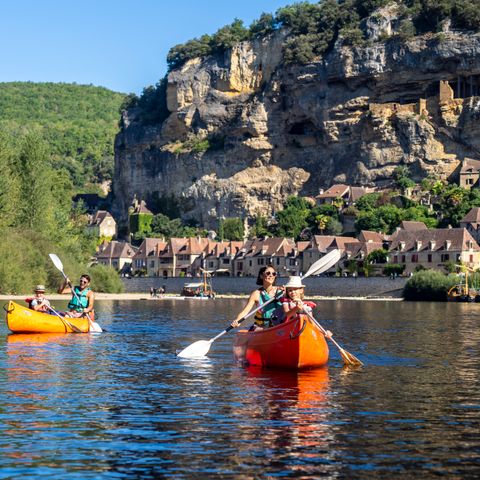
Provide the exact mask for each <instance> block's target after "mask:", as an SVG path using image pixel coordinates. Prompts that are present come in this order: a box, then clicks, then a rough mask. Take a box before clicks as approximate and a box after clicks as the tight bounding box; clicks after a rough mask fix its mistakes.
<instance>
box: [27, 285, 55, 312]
mask: <svg viewBox="0 0 480 480" xmlns="http://www.w3.org/2000/svg"><path fill="white" fill-rule="evenodd" d="M27 302H28V308H31V309H32V310H35V311H36V312H45V313H50V311H51V307H50V302H49V301H48V300H47V299H46V298H45V285H37V286H36V287H35V296H34V297H33V298H27Z"/></svg>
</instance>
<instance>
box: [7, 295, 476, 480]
mask: <svg viewBox="0 0 480 480" xmlns="http://www.w3.org/2000/svg"><path fill="white" fill-rule="evenodd" d="M241 305H242V301H241V300H238V299H216V300H208V301H199V300H174V299H166V300H159V301H157V302H152V301H150V302H143V303H142V302H139V301H136V302H135V301H130V302H129V301H122V302H120V301H115V302H113V301H99V302H97V312H98V322H99V323H100V324H101V325H102V326H103V327H104V328H105V329H106V330H107V332H106V333H104V334H100V335H75V334H70V335H43V336H40V335H29V336H26V335H10V336H8V335H7V333H8V332H7V329H6V327H5V325H2V327H1V329H0V342H1V345H2V348H1V350H0V351H1V353H0V362H1V372H2V373H1V376H0V392H1V393H0V394H1V398H0V402H1V403H0V405H1V423H0V425H1V435H0V445H1V446H0V449H1V453H2V466H1V468H0V478H2V479H4V478H20V477H21V478H22V479H38V478H49V479H62V480H64V479H69V478H82V479H85V478H112V479H119V478H125V479H127V478H129V479H130V478H139V479H140V478H142V479H143V478H145V479H147V478H148V479H150V478H151V479H153V478H185V479H189V478H232V479H233V478H242V479H244V478H245V479H246V478H319V477H326V478H348V479H355V478H365V479H367V478H368V479H372V478H373V479H376V478H378V479H380V478H389V479H391V478H399V479H400V478H401V479H405V478H417V477H420V476H421V477H423V478H425V479H428V478H437V477H439V476H443V477H445V478H476V477H478V475H480V434H479V431H480V380H479V378H480V359H479V344H480V329H479V324H480V323H479V322H480V305H478V304H443V303H442V304H435V303H413V302H412V303H409V302H382V301H375V302H374V301H354V300H343V301H321V302H319V304H318V307H317V309H316V311H315V315H316V318H317V319H318V320H319V321H320V322H321V323H322V325H323V326H324V327H326V328H328V329H330V330H332V331H333V332H334V335H335V338H336V339H337V341H338V342H339V343H340V344H341V345H342V346H343V347H344V348H345V349H346V350H348V351H349V352H351V353H353V354H354V355H356V356H357V357H359V358H360V359H361V360H362V361H363V362H364V364H365V365H364V366H363V367H361V368H359V369H356V370H349V369H344V368H343V365H342V361H341V357H340V355H339V354H338V351H336V349H335V347H333V346H331V350H330V351H331V360H330V362H329V365H328V368H324V369H317V370H312V371H306V372H301V373H295V372H284V371H273V370H271V371H269V370H264V371H261V370H257V369H245V368H242V367H240V366H237V365H235V364H234V363H233V361H232V352H231V349H232V339H233V333H230V334H228V335H225V336H224V337H222V338H221V339H219V340H218V341H216V342H215V343H214V344H213V345H212V347H211V350H210V352H209V356H208V358H205V359H203V360H185V359H179V358H177V357H176V356H175V352H176V350H177V349H181V348H183V347H185V346H187V345H188V344H190V343H192V342H193V341H195V340H200V339H209V338H211V337H213V336H215V335H216V334H217V333H219V332H221V331H222V330H223V329H224V328H225V327H226V326H227V325H228V323H229V322H230V320H231V318H232V315H233V313H234V312H237V311H238V310H239V309H240V307H241ZM58 306H60V305H58Z"/></svg>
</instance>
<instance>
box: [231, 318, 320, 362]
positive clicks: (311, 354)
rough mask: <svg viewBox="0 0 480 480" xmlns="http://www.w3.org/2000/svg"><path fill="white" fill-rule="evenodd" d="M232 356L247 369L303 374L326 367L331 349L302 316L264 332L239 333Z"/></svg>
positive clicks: (316, 328) (318, 331) (242, 331)
mask: <svg viewBox="0 0 480 480" xmlns="http://www.w3.org/2000/svg"><path fill="white" fill-rule="evenodd" d="M233 355H234V357H235V360H236V361H237V362H240V363H242V364H244V365H252V366H260V367H274V368H288V369H295V370H300V369H305V368H315V367H322V366H324V365H326V363H327V362H328V345H327V342H326V341H325V337H324V336H323V334H322V332H321V331H320V329H319V328H318V327H317V326H316V325H315V324H314V323H313V322H312V321H311V320H310V319H309V318H308V317H306V316H305V315H301V316H300V319H299V320H295V319H294V320H291V321H290V322H287V323H282V324H280V325H277V326H276V327H272V328H268V329H265V330H257V331H255V332H249V331H247V330H240V331H239V332H238V333H237V335H236V337H235V342H234V345H233Z"/></svg>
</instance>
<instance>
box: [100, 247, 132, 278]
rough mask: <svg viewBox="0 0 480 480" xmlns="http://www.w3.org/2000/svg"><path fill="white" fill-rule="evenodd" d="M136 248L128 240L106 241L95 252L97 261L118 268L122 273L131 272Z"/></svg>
mask: <svg viewBox="0 0 480 480" xmlns="http://www.w3.org/2000/svg"><path fill="white" fill-rule="evenodd" d="M134 255H135V249H134V248H133V247H132V246H131V245H130V244H129V243H127V242H117V241H116V240H112V241H111V242H104V243H103V244H102V245H101V246H100V250H99V251H98V252H97V253H96V254H95V259H96V262H97V263H98V264H99V265H105V266H107V267H112V268H114V269H115V270H118V271H119V272H120V273H122V274H130V273H131V266H132V259H133V257H134Z"/></svg>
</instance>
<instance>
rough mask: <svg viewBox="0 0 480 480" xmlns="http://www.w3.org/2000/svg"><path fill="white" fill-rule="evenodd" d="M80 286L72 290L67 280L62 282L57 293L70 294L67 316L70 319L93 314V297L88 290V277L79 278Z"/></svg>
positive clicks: (91, 292)
mask: <svg viewBox="0 0 480 480" xmlns="http://www.w3.org/2000/svg"><path fill="white" fill-rule="evenodd" d="M79 283H80V285H75V287H73V288H72V282H70V280H69V279H68V278H66V279H65V280H64V282H63V283H62V285H61V286H60V288H59V289H58V293H61V294H64V293H71V294H72V298H71V300H70V302H69V304H68V307H67V308H68V310H69V315H70V316H71V317H82V316H84V315H87V316H89V315H90V313H91V312H93V304H94V302H95V296H94V294H93V291H92V290H91V288H90V276H89V275H86V274H83V275H82V276H81V277H80V282H79Z"/></svg>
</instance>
